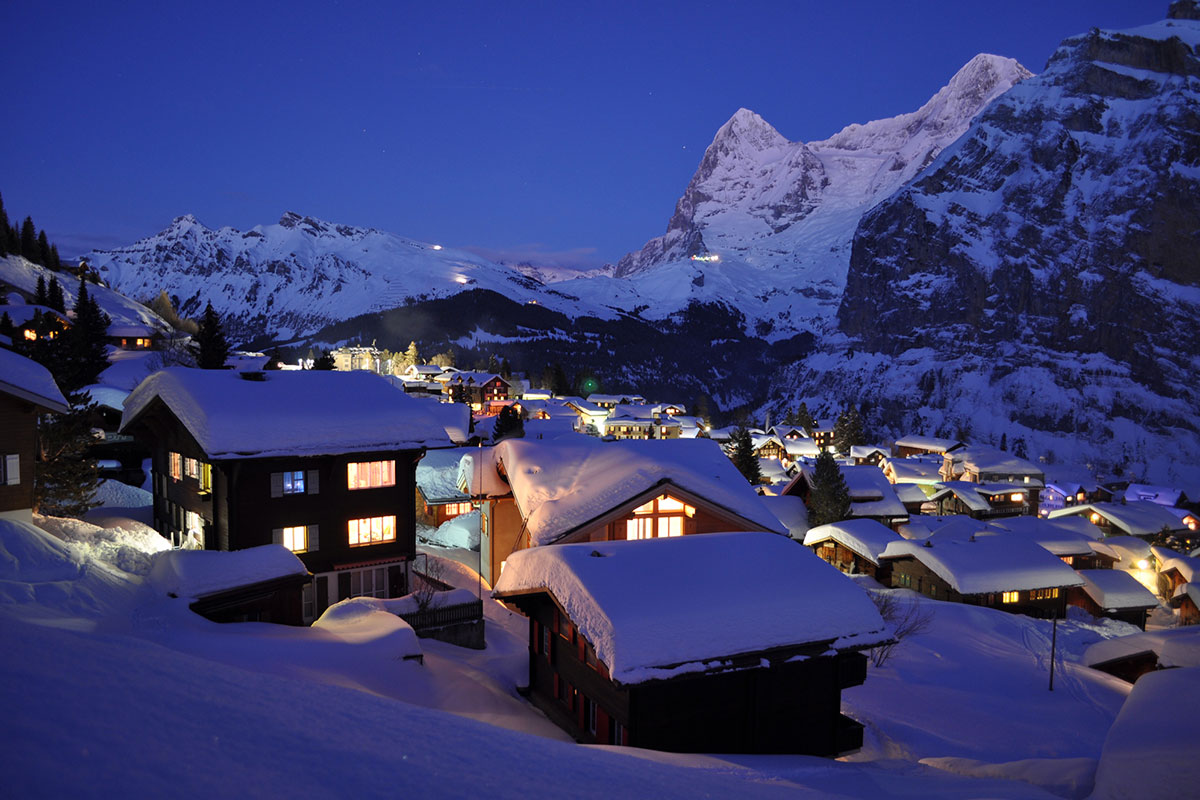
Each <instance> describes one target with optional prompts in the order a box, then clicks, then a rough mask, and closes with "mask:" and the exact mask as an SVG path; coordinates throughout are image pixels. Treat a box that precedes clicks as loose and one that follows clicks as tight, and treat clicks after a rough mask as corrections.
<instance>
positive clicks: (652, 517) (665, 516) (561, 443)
mask: <svg viewBox="0 0 1200 800" xmlns="http://www.w3.org/2000/svg"><path fill="white" fill-rule="evenodd" d="M465 458H466V459H469V460H470V461H469V462H468V465H467V466H466V467H465V468H464V469H463V471H462V472H461V473H460V478H459V480H460V488H461V489H463V491H464V492H466V493H467V494H469V495H471V496H472V497H474V498H477V499H478V500H479V501H480V504H481V506H482V510H483V527H484V530H483V541H482V545H481V550H482V561H483V570H484V575H483V577H484V580H486V581H488V582H489V583H492V584H494V583H495V580H496V578H498V577H499V576H500V574H501V572H502V569H503V566H504V563H505V561H506V560H507V559H508V557H509V555H510V554H511V553H513V552H515V551H517V550H523V549H526V548H530V547H540V546H544V545H552V544H565V543H571V542H603V541H614V540H623V539H656V538H674V537H679V536H690V535H692V534H697V533H704V534H707V533H712V532H715V531H765V532H768V533H776V534H782V535H786V534H787V530H786V529H785V528H784V527H783V525H782V524H781V523H780V522H779V520H778V519H777V518H776V517H775V516H774V515H773V514H772V513H771V512H770V511H769V510H767V508H766V507H765V506H764V505H763V502H762V500H761V499H760V498H759V497H758V495H757V494H755V493H754V490H753V489H752V488H751V486H750V484H748V483H747V482H746V479H745V478H743V477H742V476H741V473H739V472H738V471H737V468H736V467H734V466H733V463H732V462H731V461H730V460H729V459H728V458H727V457H726V456H725V454H724V452H722V450H721V448H720V445H718V444H717V443H716V442H713V441H711V440H708V439H674V440H670V441H645V442H643V441H618V442H605V441H602V440H599V439H595V438H593V437H588V436H572V437H567V438H561V439H545V440H529V439H509V440H506V441H503V442H501V443H500V444H498V445H496V446H494V447H492V448H489V449H487V450H484V451H483V452H482V453H476V452H475V451H471V453H469V454H467V455H466V456H465Z"/></svg>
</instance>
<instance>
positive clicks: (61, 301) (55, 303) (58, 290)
mask: <svg viewBox="0 0 1200 800" xmlns="http://www.w3.org/2000/svg"><path fill="white" fill-rule="evenodd" d="M82 284H83V281H80V285H82ZM46 305H48V306H50V307H51V308H53V309H54V310H55V311H57V312H58V313H60V314H65V313H66V312H67V298H65V297H63V289H62V284H61V283H59V282H58V276H57V275H51V276H50V283H49V284H48V285H47V286H46Z"/></svg>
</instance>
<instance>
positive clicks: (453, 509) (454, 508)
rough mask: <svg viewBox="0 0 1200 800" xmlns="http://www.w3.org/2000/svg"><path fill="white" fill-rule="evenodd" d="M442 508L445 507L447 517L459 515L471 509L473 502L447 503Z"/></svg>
mask: <svg viewBox="0 0 1200 800" xmlns="http://www.w3.org/2000/svg"><path fill="white" fill-rule="evenodd" d="M442 508H443V509H444V511H445V513H446V516H447V517H457V516H458V515H459V514H466V513H467V512H468V511H470V510H471V504H470V502H463V503H446V505H445V506H443V507H442Z"/></svg>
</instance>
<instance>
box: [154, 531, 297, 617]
mask: <svg viewBox="0 0 1200 800" xmlns="http://www.w3.org/2000/svg"><path fill="white" fill-rule="evenodd" d="M153 559H154V560H153V562H152V564H151V566H150V572H149V574H147V575H146V583H147V585H149V586H150V587H151V588H153V589H156V590H157V591H159V592H160V593H162V594H165V595H168V596H170V597H181V598H185V599H186V600H187V601H188V607H189V608H190V609H191V610H192V611H194V612H196V613H197V614H199V615H200V616H202V617H205V618H207V619H210V620H212V621H213V622H273V623H275V624H278V625H303V624H304V618H303V613H302V609H303V603H302V599H301V598H302V596H303V592H304V588H305V587H306V586H307V585H308V584H309V582H310V581H311V580H312V575H310V574H309V572H308V569H307V568H306V567H305V566H304V563H303V562H302V561H301V560H300V559H299V558H297V557H296V555H295V554H294V553H292V552H291V551H289V550H288V549H287V548H285V547H280V546H279V545H274V544H268V545H262V546H261V547H251V548H249V549H246V550H238V551H236V552H232V553H222V552H219V551H215V550H165V551H163V552H160V553H155V554H154V557H153Z"/></svg>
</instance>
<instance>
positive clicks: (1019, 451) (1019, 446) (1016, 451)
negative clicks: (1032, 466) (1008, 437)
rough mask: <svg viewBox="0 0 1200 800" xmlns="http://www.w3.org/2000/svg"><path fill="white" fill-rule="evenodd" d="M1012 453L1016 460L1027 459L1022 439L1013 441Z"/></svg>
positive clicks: (1027, 453) (1027, 455)
mask: <svg viewBox="0 0 1200 800" xmlns="http://www.w3.org/2000/svg"><path fill="white" fill-rule="evenodd" d="M1012 453H1013V455H1014V456H1016V457H1017V458H1028V457H1029V452H1028V451H1027V450H1026V449H1025V440H1024V439H1023V438H1017V439H1013V449H1012Z"/></svg>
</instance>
